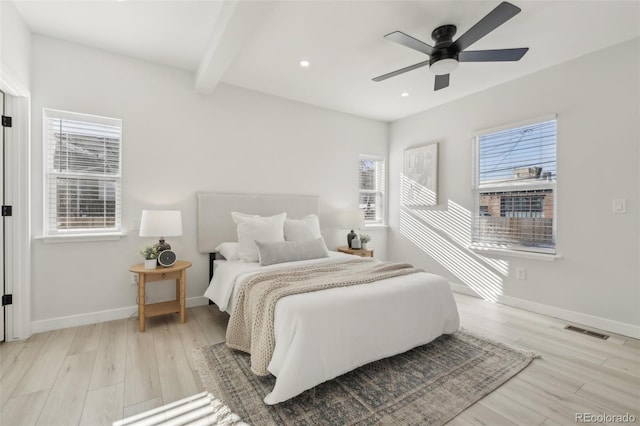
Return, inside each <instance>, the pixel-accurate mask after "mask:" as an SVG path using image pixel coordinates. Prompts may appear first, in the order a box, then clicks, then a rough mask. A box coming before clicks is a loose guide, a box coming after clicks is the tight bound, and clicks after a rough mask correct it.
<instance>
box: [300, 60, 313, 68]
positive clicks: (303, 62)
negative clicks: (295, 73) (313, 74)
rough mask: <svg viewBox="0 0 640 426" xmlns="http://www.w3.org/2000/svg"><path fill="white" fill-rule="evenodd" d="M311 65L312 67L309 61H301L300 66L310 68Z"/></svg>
mask: <svg viewBox="0 0 640 426" xmlns="http://www.w3.org/2000/svg"><path fill="white" fill-rule="evenodd" d="M309 65H311V63H310V62H309V61H300V66H301V67H304V68H306V67H308V66H309Z"/></svg>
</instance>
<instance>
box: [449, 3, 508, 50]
mask: <svg viewBox="0 0 640 426" xmlns="http://www.w3.org/2000/svg"><path fill="white" fill-rule="evenodd" d="M518 13H520V8H519V7H517V6H514V5H512V4H511V3H507V2H506V1H505V2H502V3H500V4H499V5H498V6H497V7H496V8H495V9H493V10H492V11H491V12H489V14H488V15H487V16H485V17H484V18H482V19H481V20H480V21H478V22H477V23H476V24H475V25H474V26H473V27H471V28H469V30H468V31H467V32H466V33H464V34H462V35H461V36H460V37H459V38H458V39H457V40H456V41H455V42H453V44H452V45H451V47H452V48H454V49H455V50H457V51H458V52H460V51H462V50H464V49H466V48H467V47H469V46H471V45H472V44H473V43H475V42H476V41H478V40H480V39H481V38H482V37H484V36H486V35H487V34H489V33H490V32H491V31H493V30H495V29H496V28H498V27H499V26H500V25H502V24H504V23H505V22H507V21H508V20H509V19H511V18H513V17H514V16H516V15H517V14H518Z"/></svg>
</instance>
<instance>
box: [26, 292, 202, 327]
mask: <svg viewBox="0 0 640 426" xmlns="http://www.w3.org/2000/svg"><path fill="white" fill-rule="evenodd" d="M185 302H186V305H187V308H191V307H194V306H202V305H206V304H208V303H209V299H207V298H206V297H202V296H198V297H188V298H187V299H186V301H185ZM137 312H138V306H136V305H134V306H128V307H126V308H117V309H110V310H107V311H99V312H90V313H87V314H78V315H69V316H66V317H58V318H51V319H46V320H40V321H33V322H31V331H32V332H33V333H42V332H43V331H50V330H58V329H61V328H69V327H77V326H79V325H87V324H95V323H98V322H104V321H112V320H117V319H122V318H129V317H130V316H131V315H132V314H137Z"/></svg>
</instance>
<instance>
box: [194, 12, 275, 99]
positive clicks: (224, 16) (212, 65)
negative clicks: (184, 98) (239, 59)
mask: <svg viewBox="0 0 640 426" xmlns="http://www.w3.org/2000/svg"><path fill="white" fill-rule="evenodd" d="M272 7H273V2H266V1H265V2H244V1H225V2H224V4H223V5H222V8H221V10H220V14H219V15H218V19H217V20H216V22H215V26H214V29H213V32H212V34H211V39H210V40H209V44H208V45H207V49H206V50H205V53H204V55H203V57H202V59H201V60H200V65H198V70H197V71H196V81H195V90H196V92H198V93H202V94H209V93H211V92H212V91H213V90H214V89H215V88H216V86H217V85H218V82H219V81H220V79H221V78H222V76H223V75H224V73H225V71H226V70H227V67H228V66H229V65H230V64H231V61H233V58H234V57H235V56H236V55H237V54H238V52H240V50H241V49H242V47H243V46H244V44H245V43H246V41H247V40H249V39H250V38H251V36H252V35H253V33H254V31H255V29H256V27H257V26H258V25H259V22H260V20H261V19H264V17H265V16H266V14H267V13H268V12H269V10H270V9H271V8H272Z"/></svg>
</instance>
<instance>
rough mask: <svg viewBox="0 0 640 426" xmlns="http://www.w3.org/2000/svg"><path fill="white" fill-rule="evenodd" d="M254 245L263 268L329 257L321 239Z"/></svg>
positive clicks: (263, 242) (257, 242) (261, 242)
mask: <svg viewBox="0 0 640 426" xmlns="http://www.w3.org/2000/svg"><path fill="white" fill-rule="evenodd" d="M256 245H257V246H258V254H259V257H260V264H261V265H264V266H267V265H274V264H276V263H285V262H295V261H297V260H307V259H320V258H323V257H329V251H328V250H327V245H326V244H325V243H324V240H323V239H322V238H316V239H315V240H309V241H280V242H265V241H256Z"/></svg>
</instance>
